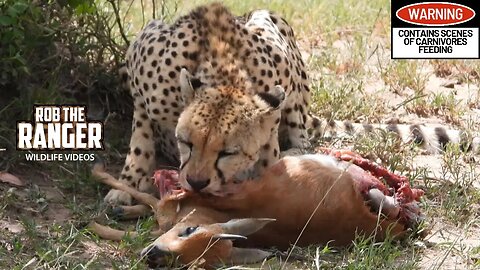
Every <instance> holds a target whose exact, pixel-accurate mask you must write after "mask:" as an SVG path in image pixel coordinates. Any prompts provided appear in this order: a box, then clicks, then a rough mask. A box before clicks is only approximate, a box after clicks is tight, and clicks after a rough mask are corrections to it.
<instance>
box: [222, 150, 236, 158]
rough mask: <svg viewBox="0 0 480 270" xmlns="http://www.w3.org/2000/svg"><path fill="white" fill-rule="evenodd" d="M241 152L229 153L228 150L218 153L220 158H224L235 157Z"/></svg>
mask: <svg viewBox="0 0 480 270" xmlns="http://www.w3.org/2000/svg"><path fill="white" fill-rule="evenodd" d="M238 153H239V152H238V150H237V151H227V150H222V151H220V152H219V153H218V158H223V157H228V156H234V155H237V154H238Z"/></svg>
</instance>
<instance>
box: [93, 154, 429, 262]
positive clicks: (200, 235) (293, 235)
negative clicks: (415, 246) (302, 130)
mask: <svg viewBox="0 0 480 270" xmlns="http://www.w3.org/2000/svg"><path fill="white" fill-rule="evenodd" d="M345 160H348V161H345ZM94 174H95V175H97V176H98V178H99V179H101V180H102V181H103V182H104V183H106V184H108V185H110V186H112V187H113V188H116V189H120V190H124V191H126V192H128V193H130V194H131V195H132V196H133V197H134V198H136V199H137V200H139V201H140V202H143V203H145V204H147V205H150V206H151V207H152V208H153V210H154V213H155V215H156V218H157V221H158V223H159V228H160V229H159V231H157V232H156V234H157V235H159V237H158V238H157V239H156V240H155V241H154V242H153V243H152V244H151V245H149V246H148V247H146V248H145V249H144V250H143V251H142V256H145V257H146V259H147V262H148V264H149V266H151V267H158V266H165V265H167V264H168V263H169V262H171V261H172V260H171V259H169V258H175V260H176V261H178V262H180V263H182V264H190V263H194V262H197V263H200V264H201V265H203V266H206V267H213V266H215V265H218V264H224V263H235V264H238V263H254V262H258V261H261V260H263V259H265V258H266V257H268V256H270V255H271V254H270V253H269V252H267V251H264V250H262V248H271V247H276V248H279V249H287V248H288V247H289V246H291V245H293V244H295V245H297V246H307V245H311V244H326V243H329V245H334V246H344V245H348V244H351V243H352V241H353V240H354V239H355V237H356V236H357V235H362V234H363V235H366V236H372V237H373V238H374V239H376V240H381V239H384V238H385V237H386V236H387V235H391V236H392V237H398V236H401V235H403V234H404V233H405V232H406V230H407V229H408V228H412V227H414V226H415V225H416V224H417V223H418V221H419V219H421V214H420V211H419V208H418V205H417V201H418V200H419V198H420V196H421V195H422V194H423V192H422V191H421V190H417V189H411V188H410V187H409V184H408V181H407V179H406V178H404V177H401V176H397V175H394V174H391V173H389V172H388V171H387V170H385V169H384V168H382V167H380V166H378V165H376V164H374V163H372V162H369V161H367V160H365V159H362V158H361V157H359V156H358V155H356V154H353V153H350V152H341V151H334V152H331V153H330V154H329V155H324V154H312V155H303V156H296V157H284V158H283V159H281V160H280V161H278V162H277V163H276V164H274V165H273V166H271V167H270V168H269V169H267V170H266V172H265V173H264V174H263V175H262V176H261V177H259V179H252V180H249V181H244V182H241V183H238V184H233V183H232V184H228V185H227V186H225V189H230V190H231V192H230V195H227V196H224V197H214V196H212V195H207V194H199V193H189V192H185V191H184V190H173V191H171V192H170V193H168V195H164V196H163V197H162V199H161V200H157V199H155V198H154V197H152V196H149V195H147V194H143V193H139V192H138V191H136V190H134V189H132V188H129V187H127V186H124V185H122V184H121V183H120V182H118V181H116V180H115V179H114V178H113V177H111V176H109V175H108V174H106V173H104V172H102V171H101V169H100V168H99V167H97V169H94ZM175 175H176V173H175V172H172V171H158V172H157V173H156V176H157V178H161V179H162V180H161V181H160V182H161V184H164V186H165V182H166V181H170V182H175ZM380 177H382V178H383V179H384V180H385V182H386V183H387V186H389V188H387V186H386V185H384V184H383V183H382V181H380V180H379V178H380ZM157 182H158V181H157ZM164 186H163V187H164ZM91 228H92V229H93V230H94V231H95V232H97V233H98V234H99V235H100V236H102V237H105V238H109V239H120V238H121V237H122V236H123V235H124V234H125V232H121V231H116V230H112V229H109V228H107V227H104V226H101V225H99V224H96V223H92V224H91Z"/></svg>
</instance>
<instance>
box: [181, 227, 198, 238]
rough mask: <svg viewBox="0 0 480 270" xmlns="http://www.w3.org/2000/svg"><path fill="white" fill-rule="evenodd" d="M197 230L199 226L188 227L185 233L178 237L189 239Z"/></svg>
mask: <svg viewBox="0 0 480 270" xmlns="http://www.w3.org/2000/svg"><path fill="white" fill-rule="evenodd" d="M197 229H198V226H195V227H188V228H186V229H185V230H184V231H183V232H181V233H180V234H179V235H178V236H179V237H187V236H189V235H190V234H192V233H194V232H195V231H196V230H197Z"/></svg>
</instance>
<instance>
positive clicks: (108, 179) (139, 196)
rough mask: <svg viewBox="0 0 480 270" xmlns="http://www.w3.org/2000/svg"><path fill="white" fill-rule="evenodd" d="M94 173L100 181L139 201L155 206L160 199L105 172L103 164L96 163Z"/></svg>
mask: <svg viewBox="0 0 480 270" xmlns="http://www.w3.org/2000/svg"><path fill="white" fill-rule="evenodd" d="M92 175H93V176H95V177H96V178H97V179H98V180H99V181H100V182H102V183H104V184H106V185H109V186H111V187H112V188H115V189H118V190H122V191H125V192H127V193H128V194H130V195H131V196H132V197H133V198H135V199H136V200H137V201H139V202H141V203H143V204H146V205H149V206H150V207H152V208H153V207H155V205H156V204H157V202H158V199H157V198H155V197H154V196H152V195H150V194H148V193H144V192H140V191H138V190H136V189H134V188H132V187H129V186H127V185H125V184H123V183H122V182H120V181H118V180H117V179H115V178H114V177H113V176H111V175H110V174H108V173H107V172H105V168H104V166H103V165H102V164H99V163H96V164H95V165H94V166H93V169H92Z"/></svg>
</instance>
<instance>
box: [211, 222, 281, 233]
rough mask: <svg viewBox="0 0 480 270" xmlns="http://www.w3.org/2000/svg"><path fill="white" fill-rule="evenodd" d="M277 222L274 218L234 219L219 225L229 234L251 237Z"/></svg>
mask: <svg viewBox="0 0 480 270" xmlns="http://www.w3.org/2000/svg"><path fill="white" fill-rule="evenodd" d="M272 221H275V219H272V218H242V219H232V220H230V221H228V222H226V223H221V224H219V225H220V227H221V228H222V229H223V230H224V232H225V233H227V234H235V235H244V236H247V235H250V234H252V233H255V232H256V231H258V230H260V229H262V228H263V227H265V225H267V224H268V223H270V222H272Z"/></svg>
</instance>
